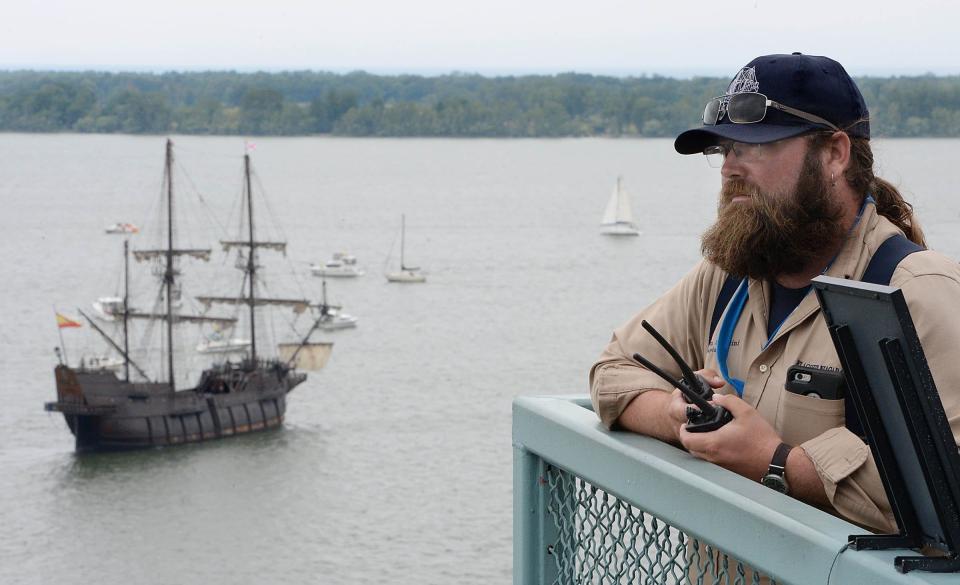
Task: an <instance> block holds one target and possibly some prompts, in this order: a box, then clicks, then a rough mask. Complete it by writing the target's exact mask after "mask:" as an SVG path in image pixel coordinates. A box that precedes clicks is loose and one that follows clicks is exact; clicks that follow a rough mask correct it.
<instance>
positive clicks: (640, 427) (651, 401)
mask: <svg viewBox="0 0 960 585" xmlns="http://www.w3.org/2000/svg"><path fill="white" fill-rule="evenodd" d="M671 399H672V396H671V394H670V393H669V392H665V391H663V390H656V389H653V390H647V391H646V392H644V393H643V394H640V395H638V396H637V397H636V398H634V399H633V400H631V401H630V404H628V405H627V408H626V409H624V411H623V413H621V414H620V418H618V419H617V425H619V426H620V427H621V428H624V429H626V430H628V431H633V432H634V433H638V434H641V435H646V436H648V437H654V438H656V439H660V440H661V441H666V442H668V443H672V444H674V445H679V444H680V439H679V438H678V436H677V432H678V430H679V429H678V428H677V425H676V423H675V422H674V421H673V420H671V419H670V417H669V416H667V414H666V413H667V406H668V405H669V404H670V401H671Z"/></svg>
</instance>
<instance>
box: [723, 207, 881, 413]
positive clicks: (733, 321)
mask: <svg viewBox="0 0 960 585" xmlns="http://www.w3.org/2000/svg"><path fill="white" fill-rule="evenodd" d="M867 203H873V204H876V201H874V199H873V196H872V195H869V194H868V195H867V196H866V197H865V198H864V200H863V203H862V204H861V205H860V211H859V212H857V219H856V221H854V222H853V225H852V226H850V232H852V231H853V230H854V228H856V227H857V224H859V223H860V218H861V217H862V216H863V210H864V209H865V208H866V207H867ZM847 233H848V234H849V232H847ZM839 255H840V252H837V254H836V255H835V256H834V257H833V258H831V259H830V262H828V263H827V266H826V268H824V269H823V272H821V274H824V273H826V272H827V270H829V269H830V267H831V266H832V265H833V262H834V260H836V259H837V256H839ZM747 284H748V282H747V279H746V278H744V279H743V280H741V281H740V284H739V286H737V290H736V292H734V293H733V297H732V298H731V299H730V302H729V303H728V304H727V310H726V311H725V312H724V313H723V319H722V320H721V321H720V330H719V331H718V332H717V365H718V367H719V368H720V375H721V376H723V379H724V380H726V381H727V383H728V384H730V385H731V386H733V389H734V390H736V391H737V396H739V397H740V398H743V388H744V385H745V384H744V382H743V380H741V379H739V378H734V377H733V376H731V375H730V371H729V370H728V369H727V356H728V355H729V353H730V343H732V341H733V330H734V329H736V328H737V322H738V321H740V315H741V314H742V313H743V308H744V307H745V306H746V304H747V299H749V298H750V295H749V294H748V293H747ZM807 292H809V290H808V291H807ZM797 306H799V305H797ZM790 314H791V315H792V314H793V312H792V311H791V313H790ZM789 318H790V315H787V316H786V317H784V318H783V320H782V321H780V323H779V324H778V325H777V327H776V328H775V329H774V330H773V333H771V334H770V337H768V338H767V342H766V343H764V344H763V347H762V348H761V350H764V349H767V347H768V346H769V345H770V342H771V341H773V339H774V338H775V337H776V336H777V333H779V332H780V327H781V326H782V325H783V324H784V323H786V321H787V319H789Z"/></svg>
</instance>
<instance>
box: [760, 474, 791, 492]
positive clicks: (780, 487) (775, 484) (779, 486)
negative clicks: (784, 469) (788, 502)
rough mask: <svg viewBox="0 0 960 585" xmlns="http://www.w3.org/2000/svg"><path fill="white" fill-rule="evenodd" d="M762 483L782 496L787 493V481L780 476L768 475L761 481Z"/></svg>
mask: <svg viewBox="0 0 960 585" xmlns="http://www.w3.org/2000/svg"><path fill="white" fill-rule="evenodd" d="M760 483H761V484H763V485H765V486H767V487H768V488H770V489H772V490H774V491H778V492H780V493H781V494H785V493H787V480H785V479H783V478H782V477H781V476H779V475H775V474H773V473H768V474H767V475H764V476H763V479H761V480H760Z"/></svg>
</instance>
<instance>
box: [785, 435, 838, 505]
mask: <svg viewBox="0 0 960 585" xmlns="http://www.w3.org/2000/svg"><path fill="white" fill-rule="evenodd" d="M786 475H787V483H788V484H789V485H790V495H791V496H793V497H795V498H797V499H798V500H802V501H804V502H806V503H808V504H810V505H812V506H817V507H818V508H823V509H826V510H830V509H832V508H833V506H832V505H831V504H830V500H829V499H828V498H827V492H825V491H824V489H823V481H822V480H821V479H820V476H819V475H818V474H817V469H816V467H814V465H813V461H812V460H811V459H810V457H809V456H807V452H806V451H804V450H803V448H802V447H794V448H793V450H792V451H790V455H789V456H788V457H787V466H786Z"/></svg>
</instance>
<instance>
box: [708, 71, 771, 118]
mask: <svg viewBox="0 0 960 585" xmlns="http://www.w3.org/2000/svg"><path fill="white" fill-rule="evenodd" d="M759 90H760V82H759V81H757V70H756V69H754V68H753V67H744V68H743V69H741V70H740V71H739V72H738V73H737V76H736V77H734V78H733V81H731V82H730V87H728V88H727V93H726V94H724V96H723V97H721V98H720V111H719V112H718V114H717V121H720V120H722V119H723V116H724V115H725V114H726V113H727V102H729V101H730V96H731V95H733V94H735V93H747V92H755V91H759Z"/></svg>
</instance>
